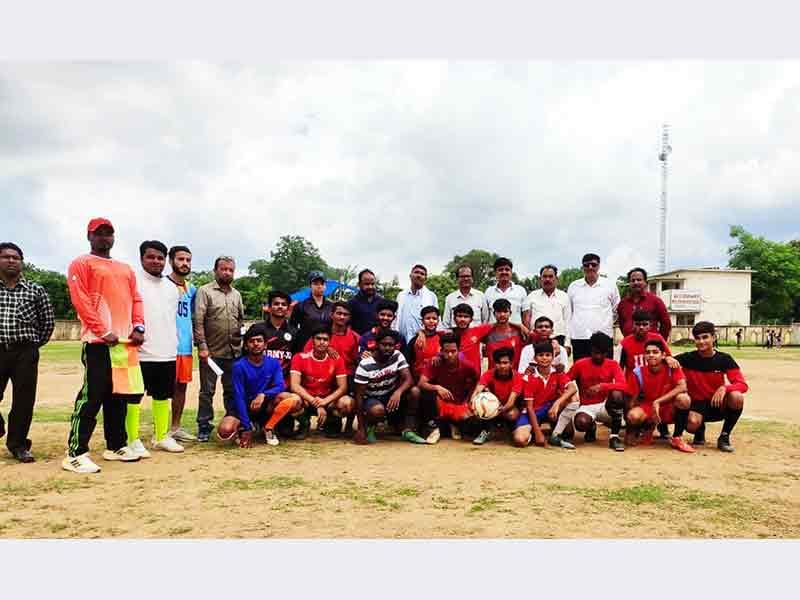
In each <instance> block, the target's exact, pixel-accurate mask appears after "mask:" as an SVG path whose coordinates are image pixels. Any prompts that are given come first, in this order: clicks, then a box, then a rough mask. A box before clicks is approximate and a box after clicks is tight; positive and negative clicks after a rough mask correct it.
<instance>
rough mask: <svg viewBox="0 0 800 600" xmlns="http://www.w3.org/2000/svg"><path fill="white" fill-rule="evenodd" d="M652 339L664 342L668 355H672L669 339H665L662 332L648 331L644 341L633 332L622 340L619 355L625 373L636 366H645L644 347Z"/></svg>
mask: <svg viewBox="0 0 800 600" xmlns="http://www.w3.org/2000/svg"><path fill="white" fill-rule="evenodd" d="M650 340H659V341H660V342H661V343H662V344H664V348H666V349H667V356H672V352H671V351H670V349H669V344H667V340H665V339H664V338H663V337H662V335H661V334H660V333H656V332H655V331H648V332H647V335H646V336H645V338H644V339H643V340H642V341H639V340H637V339H636V336H635V335H633V334H631V335H628V336H625V337H624V338H623V340H622V342H620V346H621V348H622V350H621V351H620V355H619V364H620V366H621V367H622V370H623V371H625V373H627V372H628V371H630V370H632V369H635V368H636V367H644V366H645V361H644V347H645V344H647V342H649V341H650Z"/></svg>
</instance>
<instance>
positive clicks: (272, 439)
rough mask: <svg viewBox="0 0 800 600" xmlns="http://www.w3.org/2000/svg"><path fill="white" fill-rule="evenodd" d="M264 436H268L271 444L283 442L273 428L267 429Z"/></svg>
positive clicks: (268, 442) (268, 443)
mask: <svg viewBox="0 0 800 600" xmlns="http://www.w3.org/2000/svg"><path fill="white" fill-rule="evenodd" d="M264 437H265V438H266V440H267V445H269V446H277V445H278V444H280V443H281V442H280V440H279V439H278V436H277V435H275V432H274V431H273V430H272V429H265V430H264Z"/></svg>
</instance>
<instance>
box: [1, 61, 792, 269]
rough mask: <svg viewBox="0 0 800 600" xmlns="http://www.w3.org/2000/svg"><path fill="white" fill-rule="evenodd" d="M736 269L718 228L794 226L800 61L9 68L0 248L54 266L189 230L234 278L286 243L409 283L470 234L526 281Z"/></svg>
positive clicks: (177, 237) (4, 66)
mask: <svg viewBox="0 0 800 600" xmlns="http://www.w3.org/2000/svg"><path fill="white" fill-rule="evenodd" d="M663 123H669V125H670V131H671V143H672V149H673V151H672V154H671V155H670V160H669V165H670V174H669V189H668V196H669V234H668V268H677V267H682V266H687V267H688V266H694V267H697V266H711V265H725V264H726V262H727V254H726V250H727V248H728V246H730V245H731V240H730V238H729V237H728V230H729V227H730V225H733V224H738V225H742V226H744V227H745V228H746V229H748V230H750V231H752V232H753V233H755V234H757V235H763V236H765V237H768V238H771V239H778V240H788V239H794V238H800V217H798V208H800V169H798V167H797V165H798V164H800V62H798V61H772V62H736V61H724V62H713V61H707V62H703V61H687V62H680V61H663V62H643V61H619V62H571V61H552V62H544V61H539V62H521V61H515V62H458V61H422V60H416V61H407V62H390V61H359V62H338V61H319V62H268V63H258V64H255V63H254V64H246V63H241V62H238V63H223V62H136V63H120V62H110V61H106V62H91V63H65V62H57V63H36V62H33V63H32V62H3V63H0V205H1V206H2V209H3V210H2V214H3V218H2V221H0V222H2V225H0V238H4V239H5V240H10V241H14V242H16V243H18V244H19V245H20V246H21V247H22V248H23V250H24V252H25V257H26V260H27V261H29V262H32V263H34V264H36V265H37V266H40V267H46V268H50V269H55V270H59V271H62V272H63V271H66V267H67V265H68V264H69V261H70V260H71V259H72V258H74V257H75V256H76V255H78V254H80V253H82V252H85V251H86V249H87V248H88V243H87V241H86V233H85V231H86V224H87V222H88V220H89V219H90V218H91V217H94V216H106V217H108V218H110V219H111V220H112V221H113V222H114V224H115V227H116V231H117V241H116V246H115V248H114V252H113V255H114V256H115V258H119V259H121V260H125V261H128V262H138V254H137V249H138V244H139V242H141V241H142V240H144V239H160V240H162V241H164V242H165V243H166V244H167V245H173V244H186V245H188V246H189V247H190V248H191V249H192V251H193V255H194V268H195V269H196V270H200V269H207V268H210V266H211V264H212V263H213V259H214V257H215V256H216V255H219V254H231V255H233V256H235V257H236V258H237V267H238V272H237V274H244V272H245V270H246V268H247V264H248V263H249V262H250V261H251V260H254V259H256V258H265V257H268V255H269V251H270V250H272V249H274V247H275V243H276V242H277V240H278V238H279V237H280V236H281V235H286V234H293V235H302V236H305V237H306V238H307V239H309V240H310V241H311V242H312V243H314V244H315V245H316V246H317V247H318V248H319V250H320V252H321V254H322V256H323V257H324V258H325V260H326V261H327V262H328V263H329V264H331V265H334V266H339V267H341V266H347V265H351V266H356V267H370V268H372V269H373V270H374V271H375V272H376V273H377V274H378V276H379V277H380V278H381V279H382V280H388V279H391V277H392V276H394V275H398V276H399V278H400V282H401V284H406V283H407V281H408V277H407V276H408V272H409V271H410V267H411V265H413V264H414V263H417V262H421V263H424V264H426V265H427V266H428V268H429V271H430V272H432V273H436V272H440V271H441V270H442V268H443V267H444V265H445V264H446V263H447V262H448V261H449V260H450V259H451V258H452V257H453V256H454V255H456V254H463V253H465V252H467V251H469V250H470V249H472V248H481V249H486V250H490V251H493V252H497V253H499V254H501V255H505V256H508V257H510V258H511V259H512V260H513V261H514V265H515V271H516V272H517V273H518V274H519V275H520V276H521V277H525V276H527V275H530V274H533V273H535V272H538V269H539V267H540V266H541V265H543V264H546V263H554V264H556V265H559V266H560V267H562V268H566V267H571V266H577V265H579V263H580V258H581V256H582V255H583V254H584V253H585V252H596V253H597V254H599V255H600V256H601V257H602V267H601V270H604V271H605V272H607V273H608V274H609V275H612V276H615V275H618V274H621V273H625V272H626V271H627V270H628V269H629V268H630V267H632V266H644V267H645V268H647V269H648V270H650V271H651V272H654V271H655V268H656V264H657V256H658V203H659V197H660V193H661V164H660V162H659V160H658V153H659V149H660V141H661V127H662V124H663Z"/></svg>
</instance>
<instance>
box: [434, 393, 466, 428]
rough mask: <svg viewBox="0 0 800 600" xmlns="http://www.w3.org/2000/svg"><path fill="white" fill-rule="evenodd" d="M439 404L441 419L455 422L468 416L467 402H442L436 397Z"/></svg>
mask: <svg viewBox="0 0 800 600" xmlns="http://www.w3.org/2000/svg"><path fill="white" fill-rule="evenodd" d="M436 403H437V404H438V405H439V419H440V420H441V421H449V422H451V423H457V422H459V421H463V420H465V419H466V418H467V417H469V414H470V412H469V404H467V403H466V402H465V403H464V404H454V403H453V402H444V401H443V400H442V399H441V398H437V399H436Z"/></svg>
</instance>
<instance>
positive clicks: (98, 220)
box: [87, 217, 114, 233]
mask: <svg viewBox="0 0 800 600" xmlns="http://www.w3.org/2000/svg"><path fill="white" fill-rule="evenodd" d="M101 225H108V226H109V227H111V231H114V226H113V225H112V224H111V221H109V220H108V219H106V218H104V217H95V218H94V219H92V220H91V221H89V227H88V228H87V231H88V232H89V233H92V232H93V231H96V230H97V228H98V227H100V226H101Z"/></svg>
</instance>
